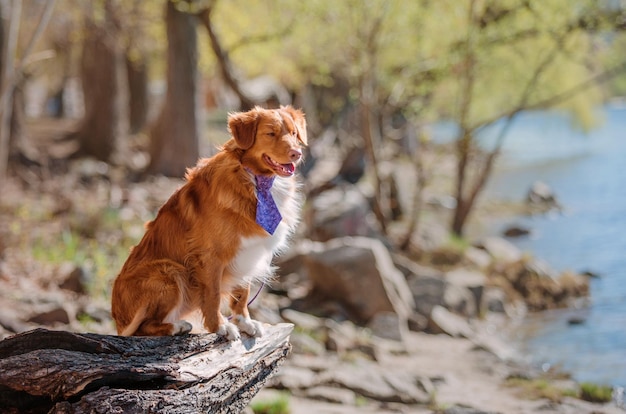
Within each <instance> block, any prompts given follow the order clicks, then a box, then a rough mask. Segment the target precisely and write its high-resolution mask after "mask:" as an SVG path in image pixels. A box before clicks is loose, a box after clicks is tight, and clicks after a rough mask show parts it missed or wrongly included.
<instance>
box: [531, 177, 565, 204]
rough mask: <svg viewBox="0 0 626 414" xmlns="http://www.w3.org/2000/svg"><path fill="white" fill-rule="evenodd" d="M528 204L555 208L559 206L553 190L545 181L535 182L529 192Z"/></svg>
mask: <svg viewBox="0 0 626 414" xmlns="http://www.w3.org/2000/svg"><path fill="white" fill-rule="evenodd" d="M526 202H527V203H528V204H531V205H535V206H540V207H545V208H555V207H558V206H559V203H558V202H557V199H556V195H555V193H554V191H553V190H552V188H551V187H550V186H549V185H548V184H546V183H544V182H543V181H535V182H534V183H533V185H532V186H531V187H530V189H529V190H528V193H527V195H526Z"/></svg>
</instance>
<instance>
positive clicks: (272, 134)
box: [267, 132, 276, 137]
mask: <svg viewBox="0 0 626 414" xmlns="http://www.w3.org/2000/svg"><path fill="white" fill-rule="evenodd" d="M267 135H269V136H270V137H275V136H276V134H275V133H274V132H268V133H267Z"/></svg>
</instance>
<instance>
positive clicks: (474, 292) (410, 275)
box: [0, 163, 624, 414]
mask: <svg viewBox="0 0 626 414" xmlns="http://www.w3.org/2000/svg"><path fill="white" fill-rule="evenodd" d="M88 167H89V165H88V164H85V163H83V164H79V165H78V166H77V167H76V168H77V172H75V173H74V174H68V175H66V176H64V177H56V178H53V180H57V181H54V182H50V181H48V182H46V183H45V185H41V186H40V187H33V188H30V189H25V187H24V186H23V185H20V184H18V183H17V182H12V183H8V184H7V185H6V186H5V187H4V191H5V195H7V197H3V198H2V200H1V201H0V235H1V237H0V241H2V243H0V339H2V338H5V337H8V336H10V335H12V334H14V333H18V332H23V331H26V330H29V329H33V328H36V327H39V326H45V327H48V328H52V329H61V330H69V331H77V332H97V333H105V334H112V333H114V329H113V324H112V321H111V317H110V312H109V311H110V307H109V303H108V301H107V300H106V292H107V289H108V288H109V287H108V283H110V280H111V278H112V277H113V276H114V274H115V272H116V270H114V269H109V268H107V266H117V264H116V262H115V260H118V261H119V260H122V261H123V259H124V257H121V258H120V257H118V256H123V253H120V250H119V249H118V250H115V248H120V247H124V249H126V247H125V245H126V244H127V243H128V241H129V240H133V237H137V236H136V234H137V233H139V234H140V233H141V222H142V221H145V219H146V218H149V216H150V214H151V211H154V210H155V209H156V208H157V207H158V206H159V205H160V204H161V203H162V201H163V200H164V199H166V198H167V197H168V196H169V194H170V193H171V191H173V189H174V188H176V186H177V185H179V181H178V180H166V179H161V178H160V179H155V180H158V182H154V181H152V182H150V181H149V182H145V183H135V184H129V183H123V182H121V181H120V182H118V181H117V180H116V178H115V177H116V176H117V175H116V173H115V171H108V172H107V171H104V173H103V172H102V171H101V170H103V169H104V166H102V165H100V166H99V167H101V168H100V169H99V168H88ZM96 167H98V165H96ZM104 176H106V177H104ZM155 189H158V192H156V191H155ZM336 191H338V194H335V195H333V193H332V192H329V193H328V194H325V195H324V197H320V198H319V200H320V201H315V200H314V201H313V202H312V203H311V206H310V211H312V212H313V213H312V214H309V215H308V216H307V218H306V220H305V223H304V224H305V226H308V227H309V228H315V229H316V234H315V236H314V237H313V238H314V239H315V241H311V240H309V239H304V238H298V239H297V240H298V241H296V242H294V247H293V248H292V249H291V251H289V252H288V253H287V254H286V255H285V256H283V257H282V258H280V260H279V261H278V262H277V265H278V269H279V270H278V276H277V279H276V281H275V282H274V283H272V284H271V285H270V286H268V287H266V288H265V289H264V292H263V293H262V294H261V295H260V296H259V299H257V301H256V302H255V303H254V304H253V305H252V312H253V316H254V317H256V318H257V319H259V320H261V321H263V322H267V323H272V324H274V323H278V322H283V321H286V322H291V323H294V324H295V325H296V330H295V331H294V333H293V335H292V338H291V342H292V345H293V353H292V356H291V357H290V359H289V361H288V363H287V364H286V365H285V366H284V368H283V369H282V370H281V372H280V374H279V375H278V376H276V377H275V378H274V381H273V383H272V385H271V386H270V387H268V388H266V389H264V390H263V391H262V392H261V393H260V394H259V395H258V396H257V397H256V399H255V402H254V403H253V404H252V405H251V407H254V406H255V404H259V403H260V402H262V401H270V403H271V402H272V401H274V402H275V401H280V400H284V401H286V402H285V404H286V406H287V407H288V408H289V410H290V411H289V412H291V413H294V414H298V413H309V412H311V413H313V412H315V413H367V412H372V413H387V412H389V413H392V412H398V413H448V414H453V413H465V414H469V413H475V414H479V413H503V414H508V413H534V412H545V413H607V414H608V413H622V412H624V411H623V410H622V409H621V408H618V407H617V406H616V404H615V403H612V402H609V403H603V404H601V403H591V402H586V401H583V400H581V399H579V398H576V395H579V394H580V384H576V383H575V382H574V381H572V380H571V379H569V378H567V376H564V375H562V374H561V373H556V372H551V371H549V372H543V371H542V370H541V369H538V368H535V367H532V366H527V365H524V364H523V363H521V362H520V360H519V358H517V356H516V354H515V347H514V344H512V343H511V342H510V340H509V339H507V337H506V335H504V333H505V331H506V330H507V329H513V328H511V327H512V326H513V324H515V323H516V321H517V320H519V318H521V317H523V316H524V314H526V313H527V312H532V311H539V310H545V309H554V308H560V307H564V306H568V305H569V304H571V303H572V300H585V298H586V297H587V295H588V294H589V288H588V280H587V277H586V276H583V275H576V274H571V273H564V274H555V273H554V272H552V271H551V270H550V269H549V267H547V266H545V265H544V264H542V263H540V262H537V261H536V260H534V259H533V258H532V257H529V256H527V255H525V254H524V253H522V252H520V251H519V250H518V249H516V248H515V247H514V246H513V245H511V244H510V243H508V242H507V241H506V240H504V239H501V238H486V239H484V240H481V241H480V242H479V243H475V244H473V245H471V246H470V245H464V246H458V245H454V244H446V243H443V244H442V243H434V244H433V247H432V248H429V249H427V250H424V251H421V252H420V254H419V255H417V254H412V253H410V252H409V253H408V254H400V253H398V252H396V251H394V250H393V249H392V248H390V246H389V244H388V243H385V242H383V241H381V239H380V238H379V237H378V236H377V235H376V232H375V230H374V228H373V227H372V226H371V225H370V224H369V218H368V211H367V209H364V208H363V204H362V198H361V197H362V196H361V195H360V191H358V190H356V189H355V188H341V189H337V190H336ZM346 194H351V196H350V197H352V198H353V200H352V202H349V203H342V208H334V209H332V211H333V214H331V215H329V214H315V212H316V209H317V211H318V212H328V211H330V210H329V209H328V208H326V207H324V203H334V202H333V201H332V200H333V197H335V198H336V197H340V198H341V197H345V195H346ZM336 207H338V206H336ZM112 211H113V212H114V213H115V214H116V216H115V217H114V220H113V222H112V223H109V222H108V221H107V220H108V219H107V217H108V216H107V214H112V213H111V212H112ZM424 227H425V228H426V227H427V226H424ZM68 229H70V232H69V233H68ZM426 230H427V231H430V229H428V228H426ZM74 232H77V233H79V234H81V235H82V236H84V237H85V239H84V240H92V239H93V240H94V248H95V249H97V251H101V250H103V249H102V247H103V246H109V248H110V249H111V250H110V251H108V257H107V258H101V257H99V256H94V255H90V254H87V253H85V251H83V250H82V248H85V247H89V246H83V245H81V241H80V240H74V239H73V238H72V237H74V236H72V235H73V234H74ZM434 232H435V233H436V230H435V231H434ZM128 234H135V236H129V235H128ZM347 234H349V235H350V236H346V235H347ZM59 240H62V244H63V245H64V246H65V249H66V250H67V251H64V252H63V255H61V254H56V253H55V254H53V252H51V251H49V250H47V249H48V248H49V249H52V247H53V246H54V245H55V243H56V244H59ZM42 245H43V246H44V247H41V246H42ZM94 254H95V253H94ZM42 257H43V258H42ZM81 257H82V258H83V259H81V260H82V261H80V260H79V259H80V258H81ZM68 258H70V259H69V260H68ZM100 262H104V263H106V264H105V265H101V264H99V263H100ZM101 274H104V276H102V275H101ZM248 410H251V408H249V409H248Z"/></svg>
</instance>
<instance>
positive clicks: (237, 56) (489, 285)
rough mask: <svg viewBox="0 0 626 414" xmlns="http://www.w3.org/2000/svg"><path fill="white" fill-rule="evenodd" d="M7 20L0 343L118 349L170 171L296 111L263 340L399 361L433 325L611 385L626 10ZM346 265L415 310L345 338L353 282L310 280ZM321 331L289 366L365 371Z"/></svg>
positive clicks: (225, 5) (619, 326)
mask: <svg viewBox="0 0 626 414" xmlns="http://www.w3.org/2000/svg"><path fill="white" fill-rule="evenodd" d="M0 11H1V13H2V19H0V40H1V44H2V53H1V54H0V67H1V68H2V78H1V95H0V111H1V113H0V338H2V337H6V336H9V335H12V334H14V333H17V332H22V331H24V330H28V329H31V328H33V327H36V326H42V325H43V326H48V327H53V328H58V329H70V330H79V331H94V332H101V333H113V332H114V328H113V325H112V322H111V318H110V315H109V310H110V306H109V300H110V291H111V283H112V280H113V278H114V277H115V276H116V274H117V272H118V271H119V269H120V268H121V265H122V264H123V262H124V261H125V259H126V257H127V254H128V249H129V248H130V247H131V246H133V245H134V244H136V243H137V242H138V240H139V239H140V238H141V236H142V235H143V223H145V222H146V221H149V220H151V219H153V218H154V216H155V214H156V211H157V210H158V207H159V206H160V205H161V204H162V203H163V202H164V201H165V200H167V198H168V197H169V196H170V195H171V193H172V192H173V191H174V190H175V189H176V188H178V187H179V186H180V185H181V183H182V176H183V175H184V173H185V169H186V168H187V167H189V166H192V165H194V164H195V163H196V161H197V159H198V158H199V157H207V156H211V155H212V154H214V153H215V152H216V148H217V146H219V145H220V144H221V143H223V142H224V141H225V140H226V139H227V138H228V133H227V130H226V118H227V114H228V113H229V112H233V111H240V110H247V109H250V108H252V107H254V106H255V105H259V106H263V107H269V108H273V107H278V106H280V105H288V104H291V105H294V106H295V107H300V108H302V109H303V110H304V112H305V113H306V117H307V122H308V128H309V137H310V138H309V140H310V145H309V147H308V148H307V154H306V161H305V162H304V164H303V165H301V167H300V168H299V177H300V180H301V181H302V183H303V191H304V192H305V194H306V196H307V202H306V205H305V209H304V210H305V211H304V218H303V222H302V225H301V226H300V229H299V232H298V234H297V236H296V237H295V239H294V241H293V245H294V249H293V251H292V252H289V253H288V254H287V255H286V257H285V258H283V259H281V260H279V261H278V264H279V265H280V266H281V267H282V269H283V270H280V271H279V274H278V277H277V280H276V282H275V283H274V284H273V285H272V287H271V288H269V289H266V290H268V291H267V292H266V295H264V297H265V299H261V300H259V303H257V304H256V305H255V310H254V312H256V315H257V317H258V318H259V319H261V320H263V321H266V322H272V323H274V322H277V321H280V320H291V321H296V324H297V325H298V324H299V323H300V324H304V325H306V323H305V322H303V321H302V320H299V319H298V318H299V317H302V315H307V316H312V315H316V316H315V317H316V318H328V319H330V320H332V321H336V322H341V323H343V322H346V323H347V322H349V323H351V324H353V325H350V326H354V327H355V328H354V329H357V330H359V332H361V331H360V329H362V328H363V327H367V332H369V333H371V332H373V333H374V335H379V336H388V337H392V338H391V339H395V340H398V339H402V338H404V336H405V335H407V334H406V332H408V331H411V332H422V333H423V332H427V333H442V332H443V333H446V334H448V335H450V336H459V334H458V332H456V333H455V332H450V330H449V329H446V326H449V325H446V324H445V322H441V321H437V318H438V317H441V312H433V309H437V310H439V309H443V310H445V312H447V314H446V316H450V315H451V317H453V318H454V317H457V318H460V320H461V321H462V322H463V323H466V324H467V328H468V329H470V331H471V330H473V329H474V327H475V326H476V325H474V322H476V323H481V322H483V323H491V322H490V321H491V319H490V318H492V317H493V318H495V319H497V323H499V325H498V326H509V327H510V326H515V329H510V330H509V331H507V330H505V329H502V330H498V331H499V333H501V334H502V333H504V332H505V331H506V333H507V335H506V336H507V343H509V344H513V345H514V347H515V348H516V349H517V350H518V351H519V352H520V353H521V356H522V357H523V358H525V359H526V360H528V361H530V362H531V363H532V364H539V365H540V366H541V367H543V370H544V371H549V370H550V369H552V368H554V367H557V368H558V369H563V370H564V371H567V372H570V373H572V374H573V376H574V378H575V379H576V380H579V381H591V382H596V383H601V384H607V385H609V386H611V387H614V390H615V389H617V390H619V389H620V388H619V386H620V385H621V386H623V385H624V384H626V365H625V364H626V330H625V329H624V327H625V326H626V300H625V299H626V287H625V286H626V285H625V284H624V283H623V281H624V280H625V279H624V278H625V271H624V268H626V257H625V256H624V254H623V252H624V249H625V248H626V237H625V236H624V234H625V233H624V232H625V231H626V219H625V218H624V217H625V215H624V214H623V213H624V211H626V195H625V194H626V192H625V191H624V190H623V188H624V185H625V184H626V168H624V162H623V158H624V156H625V155H626V142H625V139H626V136H625V133H624V131H625V130H626V100H625V99H626V98H625V97H626V2H624V1H621V0H436V1H434V0H416V1H400V0H397V1H394V0H387V1H383V0H363V1H357V0H345V1H329V0H310V1H302V2H295V1H288V0H258V1H243V0H169V1H167V0H151V1H142V0H56V1H54V0H1V1H0ZM350 236H358V237H359V238H358V239H356V240H357V241H355V239H347V238H346V237H350ZM355 249H356V250H355ZM357 250H358V251H359V252H361V251H367V252H370V253H371V254H372V255H373V256H372V257H375V260H374V261H373V262H371V263H372V264H371V267H372V268H373V267H377V266H378V264H377V263H378V260H383V259H381V256H380V254H383V256H384V260H383V261H384V262H385V263H387V260H388V259H389V258H391V261H393V267H392V270H390V272H391V273H394V272H399V274H400V279H401V280H400V281H399V282H397V281H396V282H397V283H398V284H396V285H394V286H395V288H394V289H395V295H396V296H397V294H398V292H403V291H405V290H406V292H410V294H408V295H403V294H402V293H401V294H399V296H400V297H403V296H407V297H406V298H401V299H399V298H398V297H396V296H394V294H392V293H390V292H389V287H388V286H389V284H388V282H384V283H382V284H381V286H383V287H382V288H381V289H382V290H383V294H384V295H386V298H385V299H384V300H383V299H381V300H382V302H384V303H385V305H381V307H380V308H377V309H374V310H371V311H370V310H368V311H366V312H361V313H360V310H362V309H361V303H360V301H369V298H368V297H367V295H368V294H372V295H374V293H372V292H370V291H369V290H368V289H369V287H371V286H373V285H372V283H373V284H375V283H379V282H370V279H363V280H367V282H363V283H364V284H365V283H366V284H367V289H365V291H364V292H362V293H363V295H365V297H364V298H356V299H354V300H353V302H350V300H351V299H350V298H348V299H346V298H345V297H346V296H350V295H349V294H345V292H344V294H342V296H341V297H336V296H333V292H329V291H328V289H326V288H324V286H329V285H330V283H331V282H329V281H328V280H326V279H325V278H324V276H320V275H321V274H325V275H326V277H334V278H335V279H337V280H344V281H348V280H351V279H350V277H351V276H349V275H348V276H345V273H341V272H342V271H344V270H345V272H348V273H349V270H350V269H349V268H350V267H351V266H352V265H354V266H353V267H358V266H356V265H355V263H356V262H358V261H359V260H361V259H362V257H361V256H359V255H360V254H361V253H359V254H357V255H356V256H355V255H354V252H355V251H357ZM380 251H383V253H380ZM320 252H325V253H326V254H322V253H320ZM329 252H333V253H335V255H333V254H330V253H329ZM372 252H374V253H372ZM370 253H368V254H370ZM379 253H380V254H379ZM363 254H365V253H363ZM312 257H314V258H313V259H312ZM368 257H369V256H368ZM368 260H369V259H368ZM363 263H370V262H368V261H367V260H365V262H361V266H364V265H363ZM333 269H334V270H333ZM337 269H339V270H337ZM342 269H343V270H342ZM368 269H370V268H368V267H367V266H365V269H361V270H360V271H361V272H365V273H367V270H368ZM333 271H336V272H338V274H335V273H333ZM455 272H456V273H455ZM463 272H465V273H463ZM381 273H384V272H381ZM394 274H395V273H394ZM459 274H461V276H459ZM477 275H478V277H477ZM368 277H369V276H368ZM371 277H373V278H375V279H376V280H378V281H380V280H381V279H385V278H386V277H387V275H385V274H381V275H373V276H371ZM396 282H394V283H396ZM352 283H354V280H352ZM356 283H360V282H356ZM335 287H336V289H334V291H335V292H343V290H342V289H352V288H351V287H345V288H344V287H337V286H335ZM371 290H375V289H371ZM392 290H393V289H392ZM406 292H404V293H406ZM450 292H457V293H458V292H461V293H458V295H460V296H457V297H455V299H451V298H452V297H453V294H452V293H450ZM468 292H470V293H468ZM476 292H479V293H478V294H477V293H476ZM468 298H469V299H468ZM371 302H375V300H374V299H372V300H371ZM398 302H402V306H400V305H398ZM400 308H402V309H400ZM286 309H287V310H289V311H292V312H291V313H290V312H287V313H286V314H285V312H284V310H286ZM433 313H434V314H435V315H434V316H433ZM448 314H450V315H448ZM286 315H291V316H286ZM294 315H296V316H294ZM298 315H299V316H298ZM390 315H391V316H390ZM520 316H522V317H523V318H521V319H520ZM290 318H291V319H290ZM385 318H386V319H385ZM512 320H515V321H516V322H511V321H512ZM455 321H456V319H455ZM309 322H310V320H309ZM318 323H319V321H318ZM494 323H495V322H494ZM322 325H323V327H320V326H322ZM322 325H320V326H317V325H315V326H313V327H309V328H306V329H304V328H303V329H302V330H301V331H307V329H309V331H311V332H313V331H314V333H315V335H309V336H310V337H313V338H314V339H317V340H318V342H319V344H318V345H319V346H318V345H312V344H310V343H309V345H306V344H307V343H308V342H306V341H307V340H304V339H301V341H302V342H298V343H299V344H300V345H297V346H296V349H297V350H298V352H300V351H301V352H303V353H314V354H315V353H321V354H324V353H325V352H335V353H337V352H339V353H341V352H342V350H343V351H346V349H347V350H350V351H354V349H357V350H360V351H359V352H361V353H363V349H362V346H363V341H365V339H363V338H362V337H361V336H359V335H361V334H358V335H357V334H354V335H356V336H354V335H353V337H352V345H341V346H338V345H337V343H334V345H333V341H334V340H333V339H332V335H333V332H334V331H333V328H329V327H328V323H325V324H322ZM381 326H382V328H381ZM476 329H478V328H476ZM311 332H308V333H309V334H311ZM320 332H322V334H320ZM300 333H301V334H302V333H303V332H300ZM304 333H307V332H304ZM343 334H344V336H345V335H347V334H345V332H344V333H343ZM316 335H317V336H316ZM334 335H337V334H336V333H334ZM468 335H470V336H471V334H468V333H467V331H466V333H465V334H460V336H465V337H467V336H468ZM348 336H350V335H348ZM320 338H321V339H320ZM296 342H297V341H296ZM320 344H321V345H320ZM355 344H356V345H355ZM316 347H317V348H316ZM320 347H321V348H320ZM359 347H361V348H359ZM333 348H334V349H333ZM353 348H354V349H353ZM365 353H366V354H367V352H365ZM283 385H284V384H283ZM283 388H288V387H287V386H284V387H283ZM357 394H358V392H357ZM361 394H363V393H361ZM618 394H619V392H618ZM368 398H369V397H368ZM614 398H615V392H614ZM618 399H619V398H618Z"/></svg>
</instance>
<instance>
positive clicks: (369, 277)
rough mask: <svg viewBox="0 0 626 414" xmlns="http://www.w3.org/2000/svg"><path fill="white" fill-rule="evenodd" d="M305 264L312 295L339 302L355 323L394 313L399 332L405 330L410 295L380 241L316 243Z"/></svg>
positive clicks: (366, 239) (353, 239)
mask: <svg viewBox="0 0 626 414" xmlns="http://www.w3.org/2000/svg"><path fill="white" fill-rule="evenodd" d="M305 263H306V268H307V272H308V275H309V278H310V279H311V281H312V282H313V289H312V292H311V295H312V296H313V297H321V298H325V299H330V300H333V301H337V302H339V303H341V304H342V305H343V306H345V308H346V309H347V310H348V312H349V314H350V316H351V319H352V320H354V321H355V322H356V323H358V324H367V323H368V322H369V321H370V320H371V319H372V318H373V317H374V316H375V315H376V314H377V313H379V312H393V313H395V314H397V315H398V318H399V321H400V322H399V325H400V326H401V329H402V331H403V332H404V331H406V330H407V318H408V316H409V315H410V314H411V312H412V311H413V309H414V307H415V305H414V302H413V297H412V295H411V293H410V290H409V287H408V285H407V283H406V280H405V279H404V277H403V275H402V273H401V272H400V271H398V269H396V268H395V266H394V265H393V262H392V260H391V256H390V254H389V252H388V251H387V249H386V248H385V246H384V245H383V244H382V242H380V241H379V240H376V239H369V238H364V237H354V238H352V237H345V238H341V239H334V240H331V241H329V242H327V243H318V244H317V246H316V247H315V248H314V249H312V251H311V252H310V253H309V254H308V255H307V256H306V259H305Z"/></svg>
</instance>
